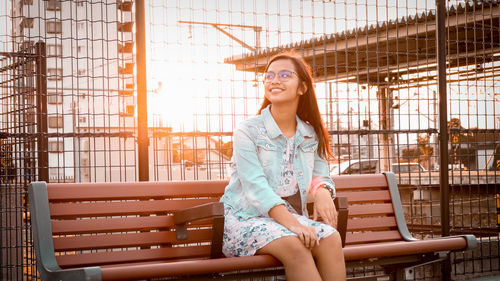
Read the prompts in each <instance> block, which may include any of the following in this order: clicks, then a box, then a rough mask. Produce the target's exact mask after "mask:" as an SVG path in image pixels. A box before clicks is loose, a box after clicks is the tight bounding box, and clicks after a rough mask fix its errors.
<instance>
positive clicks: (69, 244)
mask: <svg viewBox="0 0 500 281" xmlns="http://www.w3.org/2000/svg"><path fill="white" fill-rule="evenodd" d="M211 239H212V229H198V230H190V231H188V239H187V240H182V241H178V240H177V238H176V236H175V231H161V232H143V233H126V234H116V233H115V234H104V235H87V236H72V237H71V236H69V237H54V249H55V250H56V251H77V250H92V249H112V248H127V247H145V246H154V245H162V244H163V245H165V244H169V243H170V244H186V243H194V242H208V241H211Z"/></svg>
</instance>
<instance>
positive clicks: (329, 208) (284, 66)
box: [221, 52, 346, 280]
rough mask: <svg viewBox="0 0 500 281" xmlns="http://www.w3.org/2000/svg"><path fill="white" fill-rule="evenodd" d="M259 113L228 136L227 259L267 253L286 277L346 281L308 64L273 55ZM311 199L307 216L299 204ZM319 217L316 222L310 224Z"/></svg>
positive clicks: (326, 151) (288, 55)
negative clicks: (230, 158)
mask: <svg viewBox="0 0 500 281" xmlns="http://www.w3.org/2000/svg"><path fill="white" fill-rule="evenodd" d="M263 77H264V87H265V98H264V101H263V103H262V107H261V109H260V110H259V115H258V116H256V117H254V118H250V119H248V120H246V121H244V122H242V124H240V126H238V128H237V130H236V131H235V133H234V145H233V172H232V175H231V181H230V183H229V185H228V186H227V187H226V190H225V193H224V196H223V197H222V199H221V201H222V202H224V206H225V226H224V243H223V252H224V254H225V255H226V256H248V255H254V254H270V255H273V256H274V257H276V258H277V259H278V260H280V261H281V262H282V263H283V265H284V267H285V273H286V277H287V280H345V278H346V273H345V263H344V256H343V253H342V243H341V239H340V235H339V233H338V232H337V231H336V230H335V228H334V227H335V226H336V223H337V211H336V209H335V205H334V204H333V198H334V196H335V188H334V183H333V181H332V180H331V179H330V177H329V169H328V163H327V161H326V158H327V156H328V155H331V152H330V149H329V138H328V133H327V131H326V130H325V128H324V126H323V122H322V120H321V116H320V113H319V109H318V104H317V101H316V94H315V92H314V86H313V79H312V74H311V69H310V67H309V66H308V65H307V64H306V62H305V61H304V60H303V59H302V58H301V57H300V56H297V55H295V54H294V53H289V52H287V53H280V54H278V55H276V56H274V57H273V58H271V60H270V61H269V63H268V65H267V67H266V71H265V73H264V76H263ZM308 195H312V197H313V200H314V214H313V218H314V220H310V219H309V218H308V213H307V208H306V201H307V197H308ZM318 217H321V218H322V220H323V222H324V223H322V222H318V221H315V220H316V219H317V218H318Z"/></svg>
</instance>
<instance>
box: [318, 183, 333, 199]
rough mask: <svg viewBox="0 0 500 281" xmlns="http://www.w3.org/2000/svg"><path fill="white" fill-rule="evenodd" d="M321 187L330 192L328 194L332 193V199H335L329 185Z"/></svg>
mask: <svg viewBox="0 0 500 281" xmlns="http://www.w3.org/2000/svg"><path fill="white" fill-rule="evenodd" d="M321 187H323V188H325V189H326V190H328V192H330V197H332V198H333V190H332V189H331V188H330V186H329V185H326V184H323V185H322V186H321Z"/></svg>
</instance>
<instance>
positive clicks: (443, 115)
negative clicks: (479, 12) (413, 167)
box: [436, 0, 451, 280]
mask: <svg viewBox="0 0 500 281" xmlns="http://www.w3.org/2000/svg"><path fill="white" fill-rule="evenodd" d="M445 21H446V6H445V1H444V0H436V46H437V50H436V53H437V54H436V55H437V62H438V64H437V72H438V76H437V79H438V92H439V158H440V167H439V178H440V186H441V188H440V197H441V200H440V201H441V202H440V205H441V235H442V236H449V235H450V206H449V202H450V192H449V188H450V186H449V182H448V181H449V177H448V122H447V121H448V120H447V119H448V112H447V99H448V97H447V93H446V27H445ZM441 272H442V278H443V280H451V263H450V257H449V255H448V257H447V258H446V260H444V261H443V263H442V266H441Z"/></svg>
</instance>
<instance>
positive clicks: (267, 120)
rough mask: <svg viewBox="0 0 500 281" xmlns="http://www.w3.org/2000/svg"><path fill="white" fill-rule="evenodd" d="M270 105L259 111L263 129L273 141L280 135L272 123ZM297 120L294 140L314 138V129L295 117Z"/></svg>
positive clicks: (279, 130)
mask: <svg viewBox="0 0 500 281" xmlns="http://www.w3.org/2000/svg"><path fill="white" fill-rule="evenodd" d="M270 109H271V105H268V106H267V107H266V108H264V109H263V110H262V111H261V116H262V118H263V122H264V127H265V128H266V131H267V134H268V135H269V137H270V138H272V139H274V138H276V137H278V136H279V135H282V133H281V129H280V127H279V126H278V124H276V121H274V118H273V116H272V114H271V110H270ZM295 118H296V119H297V132H295V135H296V139H302V138H303V137H314V129H313V127H312V126H311V125H309V124H307V123H306V122H304V121H302V120H301V119H300V118H299V116H295Z"/></svg>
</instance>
